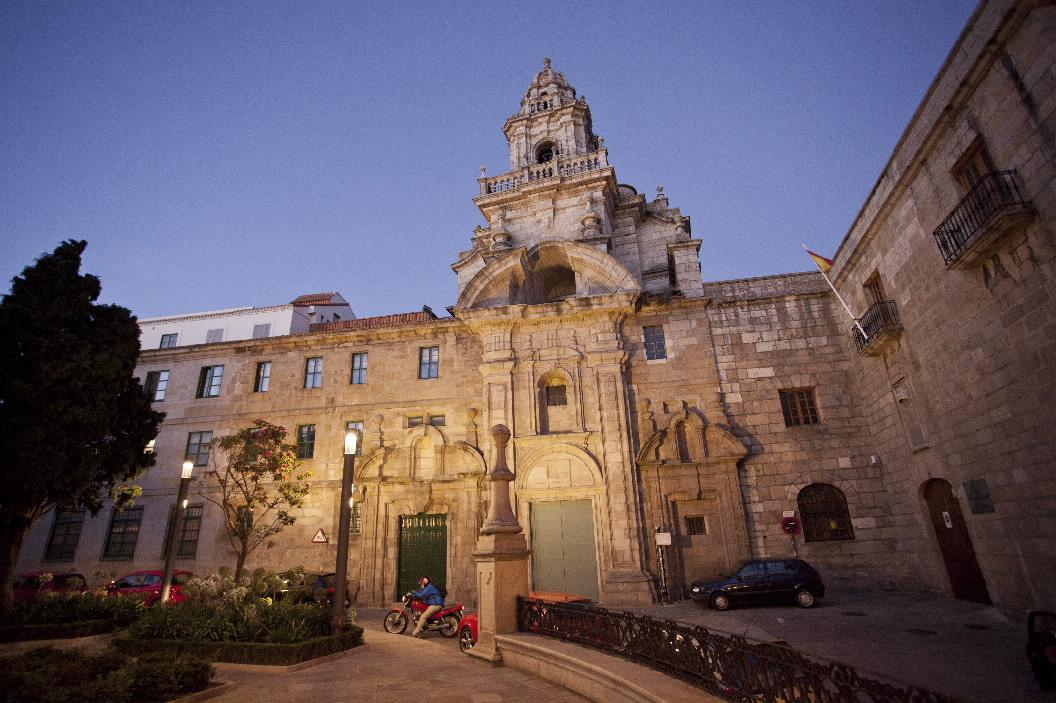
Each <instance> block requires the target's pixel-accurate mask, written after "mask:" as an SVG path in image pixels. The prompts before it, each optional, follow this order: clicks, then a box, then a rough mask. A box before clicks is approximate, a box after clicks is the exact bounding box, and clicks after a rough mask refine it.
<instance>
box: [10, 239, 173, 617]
mask: <svg viewBox="0 0 1056 703" xmlns="http://www.w3.org/2000/svg"><path fill="white" fill-rule="evenodd" d="M85 246H87V242H84V241H73V240H69V241H66V242H63V243H62V244H60V245H59V246H58V247H57V248H56V249H55V251H54V252H53V253H51V254H45V255H43V256H41V257H40V258H39V259H37V262H36V263H35V264H34V265H32V266H27V267H26V268H25V270H23V271H22V275H21V276H17V277H15V279H14V280H13V282H12V286H11V292H10V293H8V294H7V295H5V296H4V297H3V299H2V300H0V456H2V457H3V458H4V474H5V475H4V479H3V481H0V609H5V608H6V607H7V605H8V604H9V603H10V602H11V596H12V591H11V580H12V576H13V573H12V572H13V570H14V568H15V564H16V563H17V561H18V555H19V552H20V551H21V549H22V543H23V540H24V539H25V536H26V533H27V532H28V531H29V529H30V527H31V526H32V525H33V523H34V522H35V521H36V520H38V519H39V518H40V517H41V516H42V515H44V514H45V513H47V512H48V511H49V510H51V509H53V508H56V507H74V506H76V507H83V508H87V509H88V510H89V511H90V512H91V513H92V514H93V515H94V514H95V513H96V512H98V511H99V509H100V507H102V502H103V499H104V497H105V495H106V492H107V490H114V489H117V488H119V484H121V483H122V482H125V481H130V480H131V479H133V478H134V477H135V476H136V475H137V474H138V473H140V472H141V471H142V470H143V469H145V468H147V467H148V466H151V465H153V464H154V455H153V453H152V452H145V451H144V448H145V447H146V445H147V442H149V441H150V440H151V439H152V438H153V437H154V436H155V435H156V434H157V432H158V425H159V423H160V422H161V420H162V418H163V417H164V415H163V414H162V413H159V412H155V411H153V410H152V409H151V406H150V400H149V399H148V398H147V394H146V393H145V392H144V391H143V387H142V386H141V385H140V383H139V380H138V379H137V378H135V377H134V376H133V375H132V372H133V369H134V368H135V366H136V359H137V358H138V356H139V326H138V325H137V324H136V318H135V317H133V316H132V313H130V312H129V311H128V310H127V309H125V308H123V307H120V306H117V305H100V304H97V303H96V302H95V301H96V299H97V298H98V297H99V293H100V290H101V285H100V283H99V279H98V278H97V277H95V276H92V275H90V274H83V275H82V274H81V273H80V268H81V253H82V252H83V251H84V248H85ZM124 494H125V495H129V491H128V490H127V489H126V490H125V491H124Z"/></svg>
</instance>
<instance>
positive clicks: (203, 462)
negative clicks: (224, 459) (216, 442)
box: [183, 432, 213, 466]
mask: <svg viewBox="0 0 1056 703" xmlns="http://www.w3.org/2000/svg"><path fill="white" fill-rule="evenodd" d="M212 443H213V433H212V432H188V433H187V451H186V452H185V453H184V455H183V456H184V458H185V459H190V460H191V461H193V462H194V465H195V466H208V465H209V446H210V445H211V444H212Z"/></svg>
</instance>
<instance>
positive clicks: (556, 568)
mask: <svg viewBox="0 0 1056 703" xmlns="http://www.w3.org/2000/svg"><path fill="white" fill-rule="evenodd" d="M531 512H532V590H535V591H559V592H563V593H574V594H576V595H579V596H586V597H587V598H590V599H591V600H594V601H596V600H598V560H597V554H596V551H595V547H594V512H593V510H592V507H591V502H590V501H589V500H556V501H546V502H542V503H532V508H531Z"/></svg>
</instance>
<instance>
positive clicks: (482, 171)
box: [480, 164, 488, 178]
mask: <svg viewBox="0 0 1056 703" xmlns="http://www.w3.org/2000/svg"><path fill="white" fill-rule="evenodd" d="M487 173H488V167H487V166H485V165H483V164H481V166H480V177H481V178H484V176H485V175H487Z"/></svg>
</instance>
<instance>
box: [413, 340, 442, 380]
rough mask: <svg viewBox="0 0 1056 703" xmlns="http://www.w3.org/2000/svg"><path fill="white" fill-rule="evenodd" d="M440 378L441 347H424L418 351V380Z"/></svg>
mask: <svg viewBox="0 0 1056 703" xmlns="http://www.w3.org/2000/svg"><path fill="white" fill-rule="evenodd" d="M439 377H440V347H422V348H421V349H419V350H418V378H439Z"/></svg>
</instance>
